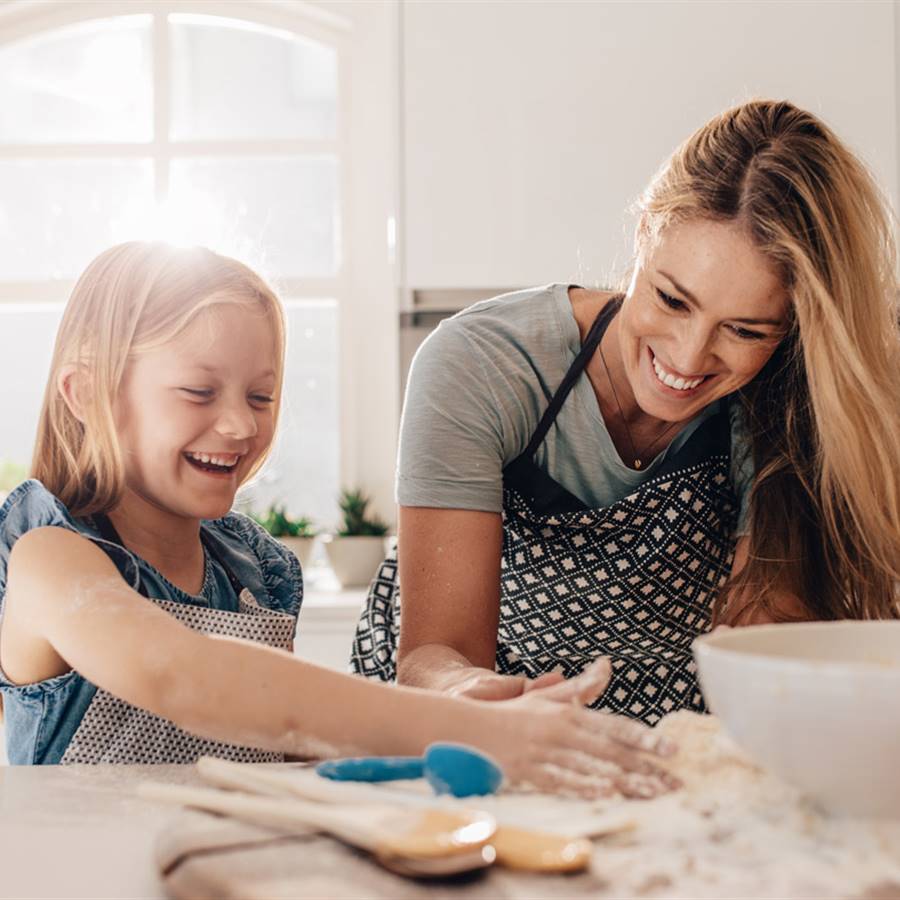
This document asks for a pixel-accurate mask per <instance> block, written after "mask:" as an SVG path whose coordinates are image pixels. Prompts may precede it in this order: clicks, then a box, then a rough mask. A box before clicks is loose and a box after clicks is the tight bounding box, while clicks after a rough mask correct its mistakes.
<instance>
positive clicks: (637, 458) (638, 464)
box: [597, 344, 678, 469]
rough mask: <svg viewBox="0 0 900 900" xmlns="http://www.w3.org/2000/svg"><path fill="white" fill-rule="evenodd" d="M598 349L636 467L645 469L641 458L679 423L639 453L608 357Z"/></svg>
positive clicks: (599, 347)
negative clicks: (608, 363)
mask: <svg viewBox="0 0 900 900" xmlns="http://www.w3.org/2000/svg"><path fill="white" fill-rule="evenodd" d="M597 349H598V350H599V351H600V359H601V360H602V362H603V368H604V369H605V370H606V377H607V378H608V379H609V386H610V387H611V388H612V392H613V397H614V398H615V401H616V406H617V407H618V410H619V418H620V419H621V420H622V425H623V427H624V428H625V436H626V437H627V438H628V443H629V445H630V446H631V453H632V455H633V456H634V467H635V469H640V468H643V465H644V464H643V463H642V462H641V457H642V456H644V455H646V454H647V453H649V452H650V451H651V450H652V449H653V448H654V447H655V446H656V445H657V444H658V443H659V442H660V441H661V440H662V439H663V438H664V437H665V436H666V435H667V434H668V433H669V432H670V431H671V430H672V429H673V428H674V427H675V426H676V425H677V424H678V423H677V422H670V423H669V427H668V428H666V430H665V431H664V432H663V433H662V434H660V435H657V437H655V438H654V439H653V443H652V444H650V446H649V447H645V448H644V452H643V453H638V452H637V447H635V446H634V441H633V440H632V439H631V429H630V428H629V427H628V422H626V421H625V413H623V412H622V404H621V403H619V395H618V394H617V393H616V386H615V385H614V384H613V380H612V375H611V374H610V371H609V366H608V365H607V364H606V357H605V356H604V355H603V348H602V347H601V346H600V345H599V344H598V345H597Z"/></svg>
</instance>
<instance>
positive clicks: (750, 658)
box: [693, 621, 900, 818]
mask: <svg viewBox="0 0 900 900" xmlns="http://www.w3.org/2000/svg"><path fill="white" fill-rule="evenodd" d="M693 649H694V656H695V658H696V660H697V666H698V669H699V675H700V686H701V689H702V691H703V696H704V697H705V698H706V702H707V704H708V706H709V708H710V710H711V711H712V712H713V713H714V714H715V715H716V716H718V717H719V718H720V719H721V720H722V723H723V725H724V727H725V729H726V731H727V732H728V733H729V734H730V735H731V737H732V738H733V739H734V740H735V741H736V742H737V743H738V745H740V746H741V747H742V748H743V749H744V750H745V751H746V752H747V754H748V755H749V756H751V757H752V758H753V759H754V760H755V761H756V762H758V763H759V764H760V765H761V766H763V767H765V768H766V769H768V770H770V771H771V772H773V773H774V774H775V775H778V776H780V777H781V778H783V779H784V780H785V781H787V782H790V783H791V784H794V785H796V786H797V787H798V788H800V789H801V790H802V791H803V792H804V793H805V794H807V795H809V796H810V797H812V798H813V799H815V800H817V801H818V802H819V803H820V804H821V805H822V806H823V807H824V808H825V809H826V810H828V811H829V812H833V813H843V814H849V815H859V816H879V817H894V818H900V622H893V621H892V622H810V623H803V624H797V625H756V626H752V627H748V628H734V629H722V630H721V631H717V632H715V633H714V634H708V635H704V636H703V637H701V638H698V639H697V640H696V641H695V642H694V648H693Z"/></svg>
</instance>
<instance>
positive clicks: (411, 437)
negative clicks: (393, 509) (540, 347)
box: [397, 319, 504, 512]
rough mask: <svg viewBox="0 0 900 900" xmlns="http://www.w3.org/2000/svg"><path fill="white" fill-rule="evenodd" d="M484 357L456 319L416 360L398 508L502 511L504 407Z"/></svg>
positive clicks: (407, 410)
mask: <svg viewBox="0 0 900 900" xmlns="http://www.w3.org/2000/svg"><path fill="white" fill-rule="evenodd" d="M494 381H495V379H494V377H493V376H492V373H491V371H490V368H489V363H488V361H487V360H486V359H485V352H484V350H483V348H481V347H480V346H479V344H478V342H476V341H475V340H473V339H472V337H471V336H469V335H468V334H467V333H466V330H465V327H464V326H463V325H462V324H461V322H460V321H459V320H458V319H448V320H446V321H444V322H442V323H441V325H440V326H439V327H438V328H437V329H436V330H435V331H434V332H432V334H431V335H429V337H428V338H427V340H426V341H425V342H424V343H423V344H422V346H421V347H420V348H419V350H418V352H417V353H416V355H415V358H414V359H413V363H412V366H411V368H410V373H409V381H408V384H407V389H406V400H405V402H404V407H403V417H402V421H401V425H400V448H399V454H398V461H397V502H398V503H399V504H400V505H401V506H426V507H437V508H442V509H471V510H481V511H484V512H500V511H501V509H502V507H503V464H504V449H503V429H504V426H503V406H502V404H500V403H498V401H497V398H496V396H495V394H494V386H493V382H494Z"/></svg>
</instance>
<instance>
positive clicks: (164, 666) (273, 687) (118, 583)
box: [0, 527, 674, 796]
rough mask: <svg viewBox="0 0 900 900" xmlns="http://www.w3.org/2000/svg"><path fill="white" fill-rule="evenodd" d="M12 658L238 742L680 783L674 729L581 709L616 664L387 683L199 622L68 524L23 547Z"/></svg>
mask: <svg viewBox="0 0 900 900" xmlns="http://www.w3.org/2000/svg"><path fill="white" fill-rule="evenodd" d="M0 659H2V661H3V666H4V670H5V672H6V674H7V676H8V677H10V678H12V679H14V680H17V681H21V682H23V683H24V682H27V681H37V680H41V679H43V678H46V677H50V676H51V675H54V674H60V672H64V671H68V670H69V669H70V668H71V669H75V670H77V671H78V672H79V673H80V674H81V675H83V676H84V677H85V678H86V679H88V680H89V681H91V682H92V683H93V684H96V685H97V686H98V687H101V688H103V689H104V690H106V691H108V692H110V693H112V694H114V695H116V696H117V697H120V698H121V699H123V700H125V701H127V702H128V703H131V704H133V705H134V706H139V707H141V708H143V709H146V710H148V711H150V712H152V713H155V714H157V715H159V716H163V717H164V718H167V719H170V720H171V721H173V722H175V723H176V724H177V725H179V726H180V727H182V728H184V729H185V730H187V731H190V732H193V733H195V734H198V735H201V736H204V737H208V738H213V739H216V740H223V741H228V742H231V743H239V744H250V745H254V746H257V747H263V748H269V749H274V750H281V751H284V752H286V753H293V754H300V753H302V754H310V755H317V756H331V755H337V754H410V755H413V754H415V755H418V754H420V753H421V752H422V751H423V750H424V748H425V747H426V746H427V745H428V744H429V743H431V742H433V741H436V740H454V741H460V742H464V743H468V744H471V745H473V746H476V747H480V748H482V749H483V750H485V751H487V752H488V753H490V754H492V755H493V756H494V757H495V758H496V759H497V761H498V762H499V763H500V764H501V765H502V766H503V768H504V770H505V771H506V774H507V776H508V777H509V778H510V779H511V780H513V781H519V782H521V781H527V782H529V783H531V784H533V785H536V786H539V787H543V788H545V789H552V790H556V789H563V790H567V791H574V792H579V793H583V794H594V795H597V794H603V793H609V792H611V791H613V790H620V791H623V792H625V793H627V794H630V795H637V796H652V795H653V794H656V793H659V792H661V791H664V790H666V789H668V788H670V787H672V786H673V784H674V781H673V780H672V779H671V778H670V777H669V776H667V775H666V774H665V773H664V772H663V771H661V770H660V769H659V768H658V767H657V766H656V765H654V764H653V763H652V762H651V760H650V757H649V756H648V754H649V755H654V754H655V755H658V756H665V755H668V754H669V753H671V752H672V750H673V748H672V747H671V746H669V745H668V743H667V742H666V740H665V739H664V738H660V737H657V736H656V735H655V734H654V732H653V731H652V730H651V729H649V728H647V727H645V726H643V725H641V724H639V723H636V722H632V721H630V720H627V719H624V718H620V717H617V716H610V715H605V714H602V713H596V712H591V711H589V710H586V709H584V708H583V705H582V704H584V703H587V702H590V701H591V700H593V699H595V698H596V697H597V696H599V695H600V694H601V693H602V692H603V690H604V689H605V687H606V684H607V682H608V680H609V667H608V663H606V662H605V661H601V662H600V663H599V664H597V665H595V666H594V667H592V668H591V669H590V670H588V671H587V672H586V673H585V674H584V675H582V676H581V677H579V678H575V679H571V680H569V681H567V682H565V683H563V684H560V685H557V686H555V687H553V688H547V689H546V690H545V691H542V692H540V693H534V694H526V695H524V696H522V697H520V698H518V699H516V700H511V701H507V702H502V703H496V702H494V703H487V702H481V701H477V700H471V699H466V698H458V697H451V696H447V695H442V694H436V693H432V692H430V691H423V690H418V689H415V688H404V687H393V686H386V685H382V684H378V683H375V682H371V681H368V680H365V679H362V678H358V677H353V676H350V675H343V674H341V673H339V672H335V671H332V670H330V669H325V668H322V667H319V666H316V665H313V664H311V663H307V662H304V661H303V660H301V659H298V658H297V657H295V656H293V655H291V654H290V653H286V652H284V651H281V650H276V649H273V648H269V647H264V646H262V645H260V644H256V643H251V642H246V641H238V640H233V639H228V638H219V637H210V636H207V635H203V634H201V633H199V632H196V631H193V630H191V629H190V628H187V627H186V626H184V625H182V624H181V623H179V622H178V621H177V620H175V619H174V618H172V617H171V616H169V615H168V614H167V613H166V612H164V611H163V610H161V609H160V608H158V607H157V606H156V605H155V604H153V603H149V602H147V600H146V599H145V598H144V597H142V596H140V594H138V593H137V592H135V591H133V590H132V589H131V588H130V587H128V586H127V585H126V584H125V582H124V580H123V579H122V578H121V576H120V575H119V572H118V571H117V570H116V568H115V567H114V566H113V564H112V562H111V561H110V560H109V559H108V558H107V556H106V555H105V554H104V553H103V552H102V551H101V550H99V549H98V548H97V547H95V546H94V545H93V544H91V543H90V542H89V541H88V540H86V539H85V538H83V537H81V536H79V535H76V534H74V533H72V532H69V531H66V530H65V529H62V528H55V527H47V528H38V529H35V530H33V531H30V532H28V533H27V534H25V535H24V536H23V537H22V538H20V539H19V541H18V542H17V543H16V545H15V547H14V548H13V551H12V554H11V556H10V562H9V577H8V586H7V593H6V598H5V612H4V618H3V626H2V630H0ZM551 698H552V699H551ZM561 701H562V702H561Z"/></svg>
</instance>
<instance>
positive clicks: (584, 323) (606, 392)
mask: <svg viewBox="0 0 900 900" xmlns="http://www.w3.org/2000/svg"><path fill="white" fill-rule="evenodd" d="M615 296H616V295H615V294H614V293H612V292H610V291H589V290H585V289H584V288H572V289H570V291H569V300H570V302H571V304H572V315H573V316H574V317H575V322H576V324H577V325H578V331H579V334H580V336H581V343H582V344H583V343H584V342H585V340H586V339H587V336H588V332H589V331H590V330H591V326H592V325H593V324H594V321H595V319H596V318H597V315H598V313H599V312H600V310H601V309H603V307H604V306H606V304H607V303H608V302H609V301H610V300H611V299H612V298H613V297H615ZM617 326H618V316H615V317H613V320H612V321H611V322H610V323H609V325H608V327H607V329H606V331H605V332H604V334H603V338H602V340H601V342H600V347H599V348H598V350H597V351H596V352H595V353H594V355H593V356H592V357H591V358H590V359H589V360H588V363H587V366H586V367H585V372H586V374H587V376H588V378H589V379H590V381H591V384H592V385H593V387H594V393H595V394H596V395H597V403H598V404H599V406H600V411H601V413H602V414H603V418H604V420H605V421H607V422H608V423H609V422H613V423H615V422H618V423H621V422H622V421H623V420H624V422H626V423H627V425H628V427H635V426H640V425H647V424H648V419H649V417H648V416H647V414H646V413H645V412H644V411H643V410H642V409H641V407H640V406H638V404H637V401H636V400H635V398H634V394H633V393H632V390H631V385H630V384H629V383H628V377H627V375H626V374H625V364H624V362H623V359H622V351H621V348H620V345H619V340H618V327H617ZM601 354H602V355H601ZM604 363H605V365H604ZM607 369H608V372H607ZM613 385H614V386H615V392H614V391H613ZM617 401H618V402H617ZM620 407H621V408H620ZM654 422H655V420H654Z"/></svg>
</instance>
